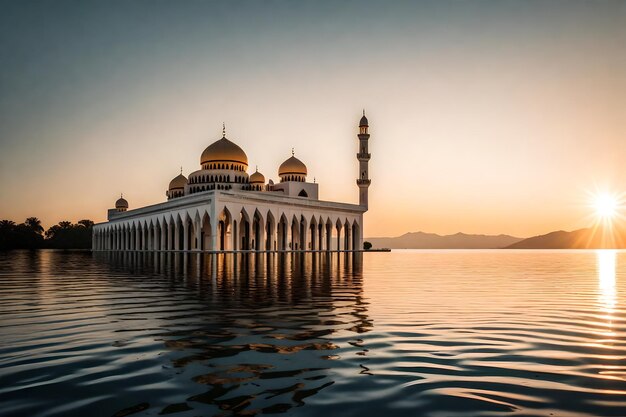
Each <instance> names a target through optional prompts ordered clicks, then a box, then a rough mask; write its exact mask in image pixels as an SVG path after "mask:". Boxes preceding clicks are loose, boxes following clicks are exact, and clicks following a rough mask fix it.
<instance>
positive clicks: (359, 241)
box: [93, 112, 371, 252]
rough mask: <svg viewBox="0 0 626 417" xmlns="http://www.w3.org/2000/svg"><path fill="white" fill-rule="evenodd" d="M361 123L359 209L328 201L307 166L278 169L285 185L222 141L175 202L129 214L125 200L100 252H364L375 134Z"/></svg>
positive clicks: (180, 185) (101, 229) (96, 240)
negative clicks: (370, 147)
mask: <svg viewBox="0 0 626 417" xmlns="http://www.w3.org/2000/svg"><path fill="white" fill-rule="evenodd" d="M368 128H369V123H368V120H367V117H365V112H363V117H362V118H361V120H360V123H359V133H358V135H357V137H358V151H357V154H356V157H357V160H358V161H359V175H358V178H357V180H356V184H357V187H358V189H359V204H358V205H357V204H348V203H340V202H333V201H323V200H320V199H319V198H318V184H317V183H315V182H308V181H307V167H306V165H305V164H304V163H303V162H302V161H300V160H299V159H298V158H296V157H295V155H294V153H293V150H292V155H291V157H290V158H289V159H287V160H286V161H285V162H283V163H282V164H281V165H280V167H278V177H279V178H280V180H279V182H277V183H274V182H273V181H272V180H271V179H270V180H269V181H266V179H265V176H264V175H263V174H261V173H260V172H258V170H256V171H255V172H253V173H252V174H251V175H248V172H247V171H248V156H247V155H246V153H245V152H244V151H243V149H241V148H240V147H239V146H238V145H237V144H235V143H233V142H231V141H230V140H228V139H227V138H226V131H225V129H223V131H222V138H221V139H219V140H217V141H216V142H213V143H212V144H211V145H209V146H208V147H207V148H206V149H205V150H204V152H202V155H201V156H200V169H199V170H197V171H194V172H192V173H191V174H189V178H187V177H185V176H184V175H183V174H182V169H181V173H180V175H178V176H176V177H175V178H174V179H172V181H170V183H169V187H168V189H167V191H166V193H165V194H166V196H167V201H165V202H162V203H158V204H154V205H150V206H146V207H140V208H136V209H132V210H129V204H128V201H126V200H125V199H124V198H123V197H120V199H119V200H117V201H116V202H115V208H113V209H110V210H109V211H108V221H107V222H103V223H99V224H96V225H95V226H94V228H93V250H95V251H181V250H183V251H213V252H218V251H219V252H222V251H226V252H228V251H309V250H310V251H321V250H360V249H362V247H363V237H362V230H363V213H365V212H366V211H367V207H368V202H367V196H368V187H369V186H370V183H371V180H370V178H369V174H368V162H369V159H370V156H371V155H370V154H369V153H368V140H369V137H370V135H369V133H368Z"/></svg>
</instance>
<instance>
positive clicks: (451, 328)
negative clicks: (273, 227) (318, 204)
mask: <svg viewBox="0 0 626 417" xmlns="http://www.w3.org/2000/svg"><path fill="white" fill-rule="evenodd" d="M625 294H626V252H613V251H597V252H596V251H562V252H558V251H404V252H403V251H394V252H392V253H368V254H364V255H362V256H359V255H356V256H353V255H349V256H346V255H344V254H341V255H338V254H336V253H334V254H332V255H330V256H328V255H326V254H322V255H320V254H306V255H301V254H296V255H286V256H285V255H269V256H265V255H263V256H258V257H255V256H241V255H239V256H238V257H236V258H234V257H233V256H232V255H228V256H226V257H224V256H219V257H215V256H213V257H211V256H209V255H203V256H198V255H187V256H185V255H181V254H178V255H173V254H156V255H155V254H114V255H106V254H95V255H92V254H91V253H87V252H56V251H38V252H26V251H25V252H10V253H0V415H2V416H126V415H131V416H148V415H150V416H154V415H159V414H169V413H171V414H172V415H175V416H235V415H246V416H251V415H261V414H272V413H286V414H288V415H294V416H328V417H331V416H381V415H382V416H441V417H450V416H508V415H514V416H550V415H554V416H624V415H626V339H625V336H626V333H625V332H626V322H625V318H626V315H625V312H626V310H625V309H624V305H625V303H626V298H625V297H626V295H625Z"/></svg>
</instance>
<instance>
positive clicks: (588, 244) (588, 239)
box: [507, 228, 626, 249]
mask: <svg viewBox="0 0 626 417" xmlns="http://www.w3.org/2000/svg"><path fill="white" fill-rule="evenodd" d="M623 232H624V231H622V230H617V229H612V230H611V231H605V230H604V229H603V228H595V229H594V228H588V229H578V230H574V231H572V232H566V231H563V230H559V231H557V232H552V233H548V234H545V235H540V236H534V237H529V238H528V239H524V240H521V241H519V242H516V243H513V244H511V245H509V246H508V247H507V249H625V248H626V245H625V242H626V241H625V240H624V239H623V238H621V237H622V236H626V234H624V233H623Z"/></svg>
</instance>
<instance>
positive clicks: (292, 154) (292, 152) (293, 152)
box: [291, 148, 296, 156]
mask: <svg viewBox="0 0 626 417" xmlns="http://www.w3.org/2000/svg"><path fill="white" fill-rule="evenodd" d="M293 149H294V148H291V156H294V155H295V154H296V153H295V151H294V150H293Z"/></svg>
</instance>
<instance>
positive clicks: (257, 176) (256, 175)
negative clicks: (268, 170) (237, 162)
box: [250, 171, 265, 184]
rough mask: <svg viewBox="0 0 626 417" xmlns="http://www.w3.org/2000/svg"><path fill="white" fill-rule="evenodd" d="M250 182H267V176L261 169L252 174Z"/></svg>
mask: <svg viewBox="0 0 626 417" xmlns="http://www.w3.org/2000/svg"><path fill="white" fill-rule="evenodd" d="M250 184H265V176H264V175H263V174H261V173H260V172H259V171H257V172H255V173H254V174H252V175H250Z"/></svg>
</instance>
